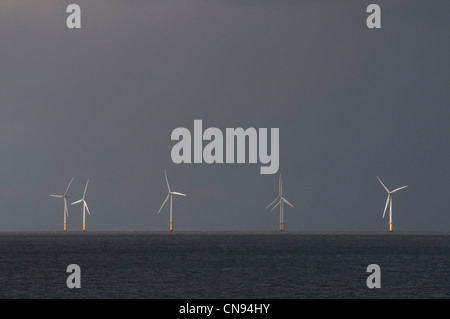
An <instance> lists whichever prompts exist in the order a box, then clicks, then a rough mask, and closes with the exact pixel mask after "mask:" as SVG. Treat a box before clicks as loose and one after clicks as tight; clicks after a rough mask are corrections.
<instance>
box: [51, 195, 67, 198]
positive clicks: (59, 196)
mask: <svg viewBox="0 0 450 319" xmlns="http://www.w3.org/2000/svg"><path fill="white" fill-rule="evenodd" d="M50 196H51V197H56V198H63V197H64V196H63V195H50Z"/></svg>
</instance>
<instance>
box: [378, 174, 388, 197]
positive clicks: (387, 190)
mask: <svg viewBox="0 0 450 319" xmlns="http://www.w3.org/2000/svg"><path fill="white" fill-rule="evenodd" d="M377 178H378V180H379V181H380V183H381V185H383V187H384V189H385V190H386V192H388V193H389V189H387V187H386V186H385V185H384V184H383V182H382V181H381V179H380V178H379V177H378V176H377Z"/></svg>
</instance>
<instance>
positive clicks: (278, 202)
mask: <svg viewBox="0 0 450 319" xmlns="http://www.w3.org/2000/svg"><path fill="white" fill-rule="evenodd" d="M280 203H281V200H280V201H279V202H278V203H277V204H276V205H275V206H273V207H272V209H271V210H270V211H271V212H273V210H274V209H275V208H277V206H278V205H280Z"/></svg>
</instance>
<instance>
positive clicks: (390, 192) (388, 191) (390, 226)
mask: <svg viewBox="0 0 450 319" xmlns="http://www.w3.org/2000/svg"><path fill="white" fill-rule="evenodd" d="M377 178H378V180H379V181H380V183H381V185H383V187H384V189H385V190H386V192H387V193H388V197H387V200H386V206H384V212H383V218H384V215H385V214H386V210H387V207H388V205H389V231H392V230H393V226H392V195H393V194H394V193H395V192H398V191H399V190H401V189H403V188H406V187H408V185H406V186H402V187H399V188H397V189H394V190H393V191H390V190H389V189H388V188H387V187H386V186H385V185H384V184H383V182H382V181H381V179H380V178H379V177H378V176H377Z"/></svg>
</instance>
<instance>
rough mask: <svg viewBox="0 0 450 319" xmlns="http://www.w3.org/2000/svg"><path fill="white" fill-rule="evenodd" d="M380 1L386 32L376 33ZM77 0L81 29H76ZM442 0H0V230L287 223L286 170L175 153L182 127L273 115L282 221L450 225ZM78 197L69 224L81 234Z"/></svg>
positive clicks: (335, 225) (300, 225) (345, 226)
mask: <svg viewBox="0 0 450 319" xmlns="http://www.w3.org/2000/svg"><path fill="white" fill-rule="evenodd" d="M374 2H375V3H378V4H379V5H380V6H381V9H382V28H381V29H379V30H369V29H368V28H367V27H366V24H365V21H366V17H367V15H368V14H367V13H366V7H367V5H368V4H370V3H374ZM69 3H77V4H79V5H80V7H81V11H82V12H81V19H82V22H81V23H82V28H81V29H80V30H69V29H68V28H67V27H66V18H67V16H68V14H67V13H66V7H67V5H68V4H69ZM449 10H450V3H449V2H448V1H426V2H425V1H264V0H262V1H257V0H242V1H231V0H228V1H225V0H224V1H198V0H190V1H144V0H142V1H137V0H134V1H83V0H76V1H56V0H54V1H44V0H39V1H35V0H3V1H2V2H1V4H0V110H1V114H0V231H15V230H60V229H62V219H63V215H62V213H63V212H62V202H60V201H59V200H57V199H53V198H50V197H49V194H51V193H59V192H63V191H64V188H65V186H66V184H67V183H68V181H69V180H70V178H71V177H72V176H74V177H75V180H74V183H73V184H72V187H71V189H70V191H69V194H70V196H72V199H73V200H76V199H78V198H79V197H80V196H81V195H82V188H83V186H84V183H85V181H86V179H87V178H89V179H90V184H89V188H88V198H89V208H90V210H91V212H92V215H91V216H88V217H87V228H88V230H102V231H103V230H167V229H168V223H169V216H168V215H169V214H168V209H165V210H164V211H163V212H161V214H159V215H157V214H156V212H157V210H158V209H159V207H160V205H161V203H162V201H163V200H164V197H165V194H166V186H165V182H164V169H167V172H168V175H169V180H170V182H171V186H172V187H173V188H174V189H175V190H177V191H181V192H186V193H187V194H188V197H186V198H175V200H174V223H175V229H176V230H277V229H278V212H273V213H268V212H267V211H265V210H264V208H265V206H266V205H267V204H268V203H269V202H271V201H272V200H273V199H274V198H275V196H276V194H277V183H278V175H260V174H259V166H260V165H259V164H253V165H250V164H240V165H237V164H234V165H233V164H215V165H207V164H182V165H176V164H174V163H172V161H171V158H170V150H171V148H172V146H173V145H174V144H175V142H173V141H171V140H170V135H171V132H172V130H173V129H175V128H177V127H188V128H189V129H191V130H193V121H194V119H202V120H203V126H204V128H207V127H211V126H214V127H218V128H221V129H222V130H225V128H227V127H244V128H247V127H256V128H259V127H267V128H271V127H278V128H279V129H280V171H279V172H280V173H281V174H282V176H283V179H284V193H285V195H286V197H287V199H288V200H289V201H290V202H291V203H293V204H294V205H295V208H294V209H290V208H288V209H286V212H285V221H286V229H287V230H314V231H315V230H320V231H321V230H387V229H388V220H387V219H385V220H383V219H382V218H381V216H382V212H383V208H384V204H385V200H386V194H385V191H384V190H383V188H382V187H381V185H380V184H379V183H378V181H377V179H376V175H379V176H380V177H381V178H382V179H383V181H384V182H385V184H386V185H387V186H388V187H390V188H394V187H399V186H403V185H409V188H408V189H407V190H405V191H401V192H399V193H398V194H396V196H395V197H394V202H393V206H394V229H396V230H403V231H415V230H420V231H450V211H449V206H450V203H449V197H450V196H449V194H448V193H449V186H448V183H449V181H450V170H449V163H450V151H449V147H448V145H449V143H448V139H449V136H450V126H449V125H448V121H449V119H450V108H449V102H450V90H449V83H450V62H449V58H448V57H449V56H450V45H449V41H448V37H449V34H450V24H449V22H448V13H449ZM81 223H82V219H81V206H72V207H70V208H69V226H68V228H69V230H80V229H81Z"/></svg>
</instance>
